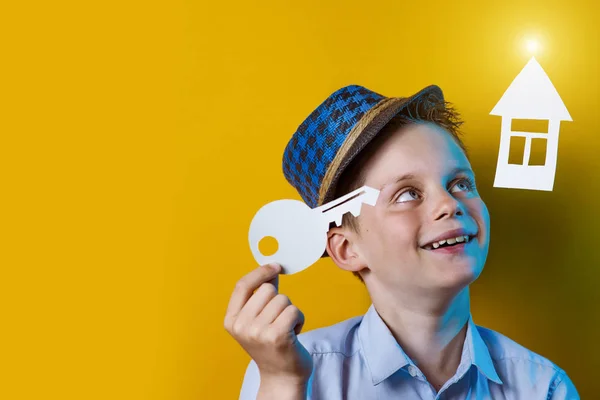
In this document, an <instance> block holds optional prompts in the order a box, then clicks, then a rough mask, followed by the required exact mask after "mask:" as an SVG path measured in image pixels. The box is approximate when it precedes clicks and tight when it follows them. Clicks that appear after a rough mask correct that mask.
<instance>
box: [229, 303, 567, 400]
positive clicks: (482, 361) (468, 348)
mask: <svg viewBox="0 0 600 400" xmlns="http://www.w3.org/2000/svg"><path fill="white" fill-rule="evenodd" d="M298 339H299V340H300V342H301V343H302V344H303V345H304V347H306V349H307V350H308V352H309V353H310V354H311V355H312V358H313V362H314V368H313V373H312V375H311V377H310V380H309V388H308V399H309V400H342V399H343V400H371V399H372V400H385V399H442V400H450V399H452V400H454V399H456V400H458V399H460V400H463V399H477V400H484V399H494V400H500V399H514V400H543V399H553V400H558V399H561V400H562V399H569V400H571V399H577V400H578V399H579V395H578V393H577V390H576V389H575V386H574V385H573V382H571V380H570V379H569V377H568V376H567V374H566V373H565V371H563V370H562V369H560V368H559V367H558V366H557V365H555V364H554V363H552V362H551V361H549V360H547V359H546V358H544V357H542V356H540V355H538V354H536V353H534V352H532V351H529V350H527V349H526V348H524V347H523V346H521V345H519V344H518V343H516V342H514V341H512V340H511V339H509V338H507V337H506V336H504V335H501V334H499V333H497V332H494V331H492V330H490V329H486V328H483V327H480V326H477V325H475V324H474V323H473V319H472V316H470V317H469V321H468V326H467V334H466V337H465V342H464V345H463V351H462V356H461V360H460V365H459V366H458V369H457V370H456V373H455V374H454V376H453V377H452V378H450V379H449V380H448V381H447V382H446V383H445V384H444V386H443V387H442V388H441V389H440V391H439V392H437V393H436V391H435V389H434V388H433V386H432V385H431V384H430V383H429V382H427V379H426V378H425V376H424V375H423V373H422V372H421V371H420V370H419V367H418V366H417V365H416V364H415V363H414V362H413V361H412V360H411V359H410V357H408V356H407V355H406V353H405V352H404V351H403V350H402V348H401V347H400V346H399V345H398V343H397V342H396V339H395V338H394V336H392V333H391V332H390V330H389V328H388V327H387V326H386V325H385V323H384V322H383V320H382V319H381V317H380V316H379V314H378V313H377V311H376V310H375V307H374V306H373V305H371V307H369V310H368V311H367V313H366V314H365V315H364V316H363V315H361V316H357V317H354V318H350V319H348V320H346V321H342V322H340V323H337V324H335V325H332V326H328V327H325V328H320V329H315V330H312V331H308V332H306V333H302V334H300V335H299V336H298ZM259 385H260V374H259V371H258V368H257V366H256V363H255V362H254V361H250V364H249V365H248V368H247V370H246V375H245V376H244V382H243V384H242V389H241V393H240V400H250V399H256V395H257V392H258V387H259Z"/></svg>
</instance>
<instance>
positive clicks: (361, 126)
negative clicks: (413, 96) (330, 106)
mask: <svg viewBox="0 0 600 400" xmlns="http://www.w3.org/2000/svg"><path fill="white" fill-rule="evenodd" d="M405 100H406V99H405V98H401V97H400V98H399V97H386V98H385V99H382V100H380V101H379V103H377V104H375V105H374V106H373V107H372V108H371V109H370V110H368V111H367V112H366V113H365V114H364V115H363V116H362V117H361V119H359V120H358V122H357V123H356V124H355V125H354V126H353V127H352V129H351V130H350V133H348V136H346V139H344V143H342V145H341V146H340V148H339V150H338V152H337V153H336V154H335V157H334V158H333V161H332V162H331V164H329V167H328V168H327V171H326V172H325V176H324V177H323V181H322V182H321V187H320V189H319V201H318V203H317V204H318V205H319V206H321V205H323V200H324V199H325V195H326V194H327V191H328V190H329V186H330V185H331V182H332V181H333V178H334V177H335V173H336V171H337V170H338V168H339V166H340V164H341V163H342V160H343V159H344V157H346V154H348V151H349V150H350V149H351V148H352V145H353V144H354V142H355V141H356V139H358V137H359V136H360V134H361V133H362V132H363V131H364V130H365V128H367V127H368V126H369V124H370V123H371V122H372V121H373V120H374V119H375V118H376V117H377V116H378V115H379V114H381V112H383V111H384V110H387V109H388V107H389V106H392V105H394V104H397V103H401V102H403V101H405Z"/></svg>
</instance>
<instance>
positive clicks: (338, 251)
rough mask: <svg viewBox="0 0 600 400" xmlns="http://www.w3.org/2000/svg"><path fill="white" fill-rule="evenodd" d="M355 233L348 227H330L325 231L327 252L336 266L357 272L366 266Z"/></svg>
mask: <svg viewBox="0 0 600 400" xmlns="http://www.w3.org/2000/svg"><path fill="white" fill-rule="evenodd" d="M356 238H357V234H356V233H355V232H352V231H350V229H348V228H345V227H343V226H341V227H332V228H331V229H329V231H328V232H327V253H328V254H329V257H331V259H332V260H333V262H335V263H336V264H337V266H338V267H340V268H341V269H344V270H346V271H351V272H358V271H360V270H361V269H363V268H365V267H366V263H365V262H364V259H363V257H362V256H361V254H360V250H359V249H358V245H357V241H356Z"/></svg>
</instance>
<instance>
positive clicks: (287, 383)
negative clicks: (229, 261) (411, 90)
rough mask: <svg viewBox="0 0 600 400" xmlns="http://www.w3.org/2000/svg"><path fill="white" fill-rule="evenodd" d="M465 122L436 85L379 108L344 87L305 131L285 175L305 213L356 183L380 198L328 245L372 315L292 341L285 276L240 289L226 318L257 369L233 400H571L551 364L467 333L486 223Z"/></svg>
mask: <svg viewBox="0 0 600 400" xmlns="http://www.w3.org/2000/svg"><path fill="white" fill-rule="evenodd" d="M461 123H462V122H461V121H460V119H459V116H458V114H457V113H456V112H455V111H454V110H453V108H452V107H450V106H449V103H447V102H445V101H444V97H443V94H442V91H441V90H440V89H439V88H438V87H437V86H429V87H427V88H425V89H423V90H421V91H420V92H419V93H417V94H415V95H413V96H410V97H408V98H386V97H384V96H382V95H380V94H378V93H375V92H373V91H370V90H369V89H367V88H364V87H361V86H356V85H352V86H347V87H344V88H341V89H339V90H338V91H336V92H334V93H333V94H331V95H330V96H329V97H328V98H327V99H326V100H325V101H324V102H323V103H322V104H321V105H320V106H319V107H318V108H317V109H316V110H314V111H313V112H312V113H311V115H310V116H309V117H308V118H307V119H306V120H305V121H304V122H303V123H302V124H301V125H300V127H299V128H298V130H297V132H296V133H295V134H294V136H293V137H292V139H291V140H290V142H289V143H288V146H287V147H286V150H285V153H284V160H283V169H284V174H285V176H286V178H287V179H288V181H289V182H290V183H291V184H292V185H293V186H294V187H295V188H296V189H297V190H298V192H299V193H300V195H301V196H302V198H303V199H304V201H305V202H306V203H307V204H308V205H309V206H310V207H311V208H314V207H316V206H319V205H322V204H325V203H327V202H329V201H331V200H333V199H335V198H337V197H339V196H342V195H344V194H346V193H349V192H350V191H352V190H354V189H356V188H359V187H361V186H363V185H368V186H370V187H374V188H376V189H379V190H380V195H379V198H378V200H377V203H376V204H375V206H373V207H363V208H362V211H361V214H360V216H358V217H357V218H354V217H352V215H350V214H346V215H345V216H344V219H343V222H342V225H341V226H340V227H336V226H332V227H331V228H330V230H329V232H328V243H327V255H328V256H330V257H331V258H332V259H333V261H334V262H335V264H336V265H337V266H338V267H340V268H342V269H344V270H347V271H351V272H352V273H353V274H355V275H356V276H357V277H358V278H359V279H360V280H361V281H363V282H364V284H365V286H366V288H367V290H368V292H369V295H370V297H371V300H372V305H371V307H370V308H369V310H368V311H367V313H366V314H365V315H364V316H358V317H354V318H351V319H348V320H346V321H343V322H340V323H338V324H335V325H333V326H330V327H325V328H321V329H316V330H313V331H310V332H307V333H303V334H300V331H301V329H302V325H303V323H304V316H303V314H302V313H301V312H300V311H299V310H298V309H297V308H296V307H295V306H294V305H292V304H291V303H290V301H289V299H288V298H287V297H286V296H284V295H282V294H278V293H277V283H278V280H277V274H278V272H279V271H280V267H279V266H276V265H274V266H261V267H259V268H257V269H256V270H254V271H252V272H250V273H249V274H248V275H246V276H245V277H243V278H242V279H241V280H240V281H239V282H238V284H237V285H236V288H235V290H234V292H233V294H232V296H231V300H230V303H229V307H228V310H227V314H226V317H225V328H226V329H227V331H228V332H229V333H230V334H231V335H232V336H233V337H234V338H235V339H236V340H237V341H238V342H239V343H240V345H241V346H242V347H243V348H244V349H245V350H246V351H247V352H248V354H250V356H251V357H252V361H251V362H250V365H249V366H248V369H247V371H246V376H245V378H244V382H243V385H242V391H241V395H240V398H241V399H243V400H249V399H256V398H258V399H307V398H308V399H312V400H316V399H326V400H338V399H340V400H341V399H357V400H358V399H360V400H366V399H392V398H399V399H400V398H401V399H579V396H578V394H577V391H576V389H575V387H574V386H573V383H572V382H571V380H570V379H569V377H568V376H567V374H566V373H565V372H564V371H563V370H562V369H560V368H559V367H558V366H556V365H555V364H553V363H552V362H550V361H549V360H547V359H545V358H544V357H542V356H540V355H537V354H535V353H533V352H531V351H529V350H527V349H525V348H524V347H522V346H520V345H519V344H517V343H515V342H513V341H512V340H510V339H508V338H507V337H505V336H503V335H501V334H499V333H496V332H494V331H491V330H489V329H486V328H482V327H479V326H477V325H475V324H474V323H473V320H472V318H471V314H470V300H469V284H470V283H471V282H473V281H474V280H475V279H477V277H478V276H479V274H480V273H481V271H482V269H483V266H484V264H485V260H486V257H487V253H488V246H489V233H490V232H489V224H490V221H489V214H488V210H487V208H486V205H485V203H484V202H483V200H482V199H481V197H480V196H479V194H478V192H477V189H476V186H475V176H474V173H473V171H472V169H471V165H470V163H469V160H468V158H467V154H466V150H465V147H464V145H463V143H462V141H461V140H460V138H459V128H460V125H461ZM254 290H256V292H255V293H253V292H254Z"/></svg>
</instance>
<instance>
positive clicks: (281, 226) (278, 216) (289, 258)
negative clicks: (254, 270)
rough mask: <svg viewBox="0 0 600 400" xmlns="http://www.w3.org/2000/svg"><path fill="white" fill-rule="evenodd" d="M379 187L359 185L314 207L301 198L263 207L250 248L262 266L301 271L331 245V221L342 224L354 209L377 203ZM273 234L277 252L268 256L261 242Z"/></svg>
mask: <svg viewBox="0 0 600 400" xmlns="http://www.w3.org/2000/svg"><path fill="white" fill-rule="evenodd" d="M378 197H379V190H377V189H373V188H371V187H369V186H363V187H361V188H358V189H356V190H354V191H352V192H350V193H348V194H347V195H345V196H342V197H340V198H338V199H335V200H333V201H331V202H329V203H327V204H324V205H322V206H320V207H316V208H314V209H311V208H310V207H308V206H307V205H306V204H305V203H304V202H302V201H298V200H277V201H273V202H271V203H268V204H266V205H265V206H263V207H262V208H261V209H260V210H258V212H257V213H256V214H255V215H254V218H253V219H252V222H251V223H250V232H249V235H248V239H249V240H250V249H251V251H252V255H253V256H254V259H255V260H256V262H257V263H258V264H260V265H264V264H268V263H271V262H275V263H278V264H280V265H281V267H282V273H283V274H293V273H296V272H300V271H302V270H304V269H306V268H308V267H310V266H311V265H313V264H314V263H315V262H317V261H318V260H319V258H321V255H322V254H323V252H324V251H325V248H326V246H327V231H328V230H329V224H330V223H331V222H335V224H336V225H337V226H340V225H341V224H342V217H343V216H344V214H345V213H347V212H350V213H352V215H354V216H355V217H358V216H359V215H360V211H361V208H362V205H363V204H369V205H371V206H374V205H375V203H376V202H377V198H378ZM268 236H271V237H273V238H275V239H276V240H277V244H278V249H277V251H276V252H275V254H272V255H270V256H265V255H264V254H262V253H261V252H260V250H259V248H258V244H259V242H260V241H261V240H262V239H263V238H265V237H268Z"/></svg>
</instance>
